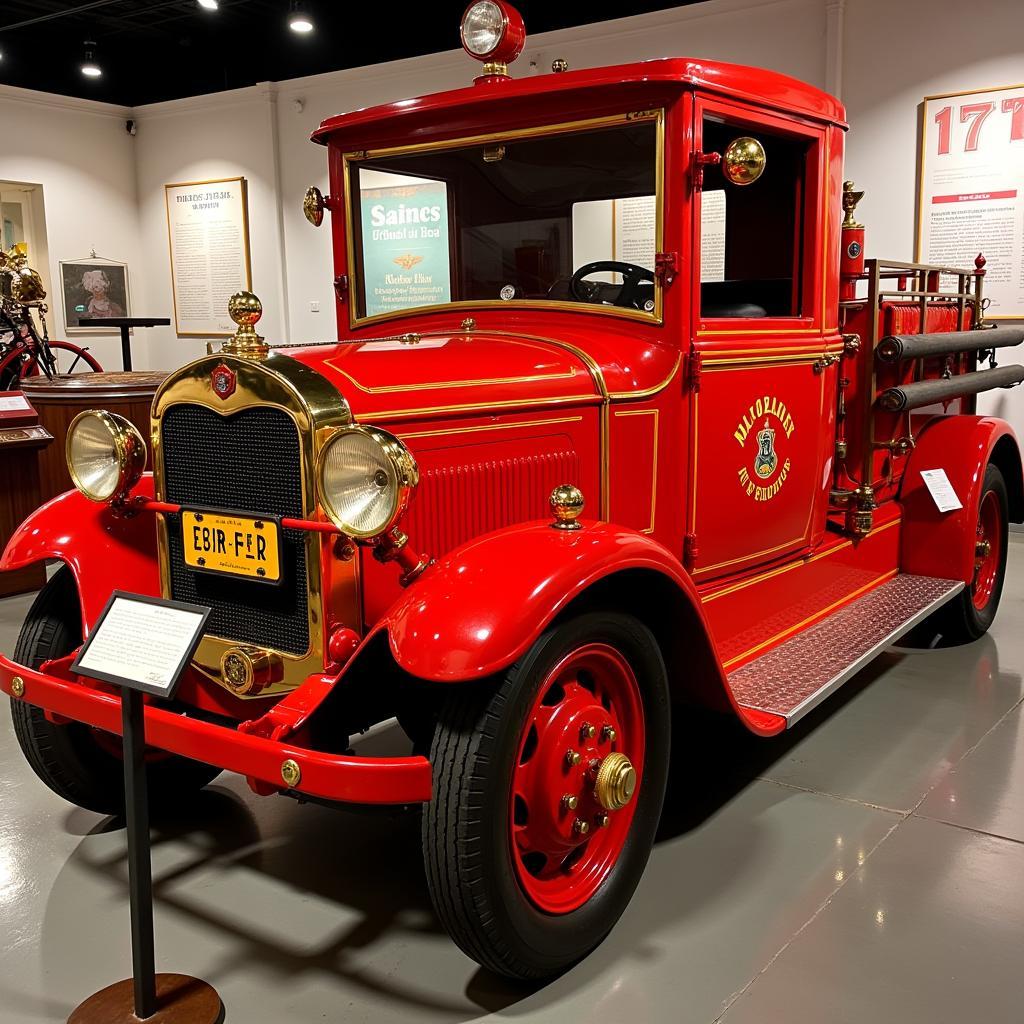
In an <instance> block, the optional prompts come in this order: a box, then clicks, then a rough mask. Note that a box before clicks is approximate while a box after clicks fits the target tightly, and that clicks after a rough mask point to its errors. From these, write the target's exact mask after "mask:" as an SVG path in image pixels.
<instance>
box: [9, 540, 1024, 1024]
mask: <svg viewBox="0 0 1024 1024" xmlns="http://www.w3.org/2000/svg"><path fill="white" fill-rule="evenodd" d="M1010 561H1011V564H1010V568H1009V581H1008V584H1007V589H1006V593H1005V594H1004V597H1003V605H1002V610H1001V612H1000V615H999V618H998V619H997V622H996V625H995V627H994V629H993V630H992V633H991V635H990V636H989V637H986V638H984V639H983V640H981V641H980V642H978V643H976V644H973V645H972V646H969V647H964V648H960V649H954V650H941V651H925V650H906V649H904V650H901V651H900V652H899V653H895V652H893V653H890V654H887V655H885V656H884V657H883V658H882V659H880V660H879V661H878V662H876V663H875V665H874V666H873V667H871V668H869V669H868V670H866V671H865V672H862V673H861V674H860V675H859V676H858V677H857V678H856V679H855V680H854V681H852V682H851V683H849V684H847V686H846V688H845V689H844V691H843V692H842V693H841V694H840V695H839V697H838V698H836V699H834V700H833V701H832V703H831V704H829V705H827V706H826V707H824V708H822V709H819V711H818V712H816V713H815V714H814V715H812V716H811V717H810V718H808V719H805V720H804V721H803V722H802V723H801V724H800V726H799V727H798V728H797V729H796V730H795V731H794V732H793V733H792V734H789V735H787V736H785V737H782V738H780V739H779V740H777V741H769V742H766V741H763V740H755V739H753V738H751V737H748V736H745V735H742V734H740V733H739V732H738V730H736V729H733V728H731V727H729V726H728V725H723V724H722V723H716V722H706V721H704V720H701V721H699V722H698V723H696V725H695V726H694V730H693V734H692V735H691V736H690V737H688V738H684V746H685V751H684V753H683V754H682V755H681V757H680V759H679V761H680V763H679V764H678V766H677V769H676V772H677V774H676V778H677V779H678V780H679V781H678V783H677V784H676V785H675V786H674V788H673V790H672V792H671V793H670V803H669V806H668V808H667V810H666V814H665V819H664V823H663V835H662V838H661V840H660V842H659V843H658V846H657V848H656V849H655V851H654V855H653V857H652V859H651V863H650V865H649V867H648V869H647V873H646V875H645V877H644V879H643V881H642V882H641V885H640V888H639V890H638V892H637V894H636V896H635V897H634V900H633V903H632V905H631V907H630V909H629V910H628V911H627V913H626V915H625V917H624V918H623V919H622V921H621V922H620V923H619V925H618V927H617V928H616V929H615V931H614V932H613V933H612V935H611V937H610V938H609V940H608V941H607V942H605V944H604V945H603V946H602V947H601V948H600V949H599V950H598V951H597V952H596V953H595V954H594V955H593V956H591V957H590V958H589V959H588V960H586V961H585V962H584V963H583V964H581V965H580V966H578V967H577V968H576V969H575V970H573V971H570V972H569V973H568V974H566V975H565V976H564V977H562V978H560V979H559V980H557V981H555V982H553V983H551V984H549V985H547V986H546V987H543V988H540V989H523V988H516V987H514V986H510V985H508V984H505V983H504V982H501V981H499V980H497V979H495V978H494V977H492V976H490V975H488V974H486V973H485V972H483V971H481V970H479V969H477V967H476V965H475V964H473V963H472V962H471V961H469V960H468V959H466V958H465V957H464V956H463V955H462V954H461V953H460V952H459V951H458V949H456V947H455V946H453V945H452V944H451V943H450V942H449V940H448V939H447V937H446V936H445V935H444V934H443V933H442V932H441V931H440V930H439V928H438V926H437V924H436V923H435V921H434V918H433V916H432V914H431V911H430V908H429V902H428V897H427V892H426V886H425V883H424V880H423V877H422V871H421V864H420V856H419V838H418V830H417V824H416V821H415V819H414V818H413V817H411V816H409V817H404V818H391V817H382V816H379V815H367V814H352V813H346V812H338V811H332V810H328V809H326V808H319V807H300V806H297V805H296V804H294V803H293V802H291V801H290V800H286V799H283V798H279V797H274V798H270V799H260V798H258V797H255V796H253V795H252V794H251V793H249V791H248V789H247V787H246V785H245V783H244V782H243V781H242V780H240V779H237V778H233V777H230V776H226V775H225V776H222V777H221V778H220V779H218V780H217V782H215V783H214V784H213V785H212V786H211V787H210V788H209V789H208V790H207V791H206V792H205V793H203V795H202V797H201V799H199V800H197V802H196V803H195V804H194V806H193V807H192V808H191V809H190V811H189V813H188V816H187V817H182V818H181V819H180V820H175V821H161V822H158V823H157V826H156V828H155V831H154V855H153V856H154V874H155V878H156V894H157V902H156V936H157V953H158V963H159V965H160V966H161V967H162V968H163V969H166V970H173V971H181V972H187V973H192V974H196V975H198V976H200V977H202V978H205V979H206V980H208V981H210V982H211V983H213V984H214V985H215V986H216V987H217V988H218V989H219V990H220V992H221V994H222V996H223V999H224V1002H225V1005H226V1006H227V1021H228V1024H231V1022H232V1021H246V1022H254V1024H262V1022H274V1024H305V1022H314V1021H331V1022H335V1021H337V1022H339V1024H341V1022H344V1024H355V1022H363V1021H382V1022H383V1021H386V1022H388V1024H393V1022H399V1021H418V1022H435V1021H444V1022H446V1021H471V1020H480V1019H482V1018H488V1014H493V1015H494V1017H493V1018H488V1019H504V1018H511V1019H515V1020H519V1021H524V1022H526V1021H541V1020H543V1021H552V1022H558V1024H565V1022H567V1021H595V1022H597V1021H600V1022H602V1024H618V1022H629V1024H648V1022H662V1021H665V1022H668V1021H671V1022H673V1024H678V1022H691V1021H693V1022H700V1024H711V1022H712V1021H718V1020H722V1021H724V1022H726V1024H741V1022H742V1024H772V1022H779V1024H783V1022H784V1024H797V1022H804V1021H806V1022H813V1024H821V1022H828V1024H840V1022H847V1021H849V1022H852V1021H857V1022H858V1024H859V1022H861V1021H865V1020H869V1021H870V1020H880V1021H894V1020H899V1021H900V1022H901V1024H916V1022H921V1024H934V1022H937V1021H964V1020H981V1019H984V1020H990V1021H1008V1020H1011V1019H1020V1017H1019V1015H1020V1006H1021V1000H1022V997H1024V978H1022V974H1021V961H1020V951H1021V948H1022V947H1024V720H1022V708H1024V704H1022V701H1021V698H1022V695H1024V685H1022V674H1024V628H1022V626H1024V538H1021V537H1020V536H1019V535H1018V536H1017V537H1016V538H1015V540H1014V543H1013V544H1012V545H1011V551H1010ZM28 605H29V600H28V599H27V598H11V599H8V600H6V601H0V650H3V651H5V652H9V651H11V649H12V648H13V646H14V640H15V635H16V631H17V628H18V624H19V622H20V620H21V617H22V615H23V614H24V611H25V610H26V609H27V608H28ZM0 773H2V778H3V783H2V785H3V790H2V792H3V794H4V795H3V803H2V807H0V907H2V919H0V920H2V932H0V943H2V945H0V1021H2V1022H4V1024H7V1022H11V1024H14V1022H17V1024H34V1022H43V1021H54V1022H56V1021H64V1020H66V1018H67V1016H68V1013H69V1012H70V1011H71V1009H72V1008H73V1007H74V1006H75V1005H76V1003H77V1002H79V1001H80V1000H81V999H83V998H84V997H85V996H87V995H88V994H90V993H91V992H93V991H94V990H95V989H98V988H100V987H102V986H105V985H107V984H108V983H110V982H112V981H115V980H117V979H119V978H120V977H122V976H124V975H125V974H126V972H127V968H128V964H129V952H128V914H127V908H126V903H125V877H124V876H125V849H124V831H123V830H122V829H121V828H120V826H119V823H118V822H116V821H114V820H111V819H106V818H102V817H100V816H98V815H95V814H91V813H87V812H85V811H80V810H76V809H73V808H71V807H69V806H68V805H66V804H64V803H63V802H61V801H60V800H59V799H58V798H57V797H55V796H53V795H52V794H50V792H49V791H48V790H46V789H45V788H44V787H43V786H42V784H40V783H39V782H37V781H36V779H35V777H34V776H32V775H31V773H30V771H29V769H28V768H27V766H26V765H25V764H24V763H23V762H22V760H21V757H20V754H19V752H18V751H17V748H16V746H15V741H14V738H13V735H12V732H11V727H10V719H9V716H8V715H7V713H6V711H4V712H3V713H2V714H0Z"/></svg>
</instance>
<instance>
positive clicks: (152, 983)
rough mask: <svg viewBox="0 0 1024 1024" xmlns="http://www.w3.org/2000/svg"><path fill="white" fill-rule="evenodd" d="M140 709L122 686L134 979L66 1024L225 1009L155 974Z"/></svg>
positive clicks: (204, 1022) (185, 1018)
mask: <svg viewBox="0 0 1024 1024" xmlns="http://www.w3.org/2000/svg"><path fill="white" fill-rule="evenodd" d="M204 621H205V620H204ZM144 708H145V705H144V703H143V698H142V694H141V693H140V692H139V691H138V690H133V689H131V688H130V687H128V686H122V687H121V732H122V735H123V737H124V746H123V751H124V752H123V757H124V811H125V819H126V824H127V828H128V897H129V907H130V910H131V927H132V969H133V976H132V977H131V978H128V979H127V980H126V981H119V982H117V984H115V985H110V986H108V987H107V988H105V989H102V990H101V991H99V992H96V993H94V994H93V995H91V996H89V998H88V999H86V1001H85V1002H84V1003H82V1004H81V1005H80V1006H79V1007H78V1008H77V1009H76V1010H74V1012H73V1013H72V1014H71V1016H70V1017H68V1024H139V1022H140V1021H145V1022H147V1024H221V1022H222V1021H223V1020H224V1007H223V1005H222V1004H221V1001H220V996H218V995H217V992H216V990H215V989H214V988H213V987H212V986H211V985H208V984H207V983H206V982H205V981H200V980H199V979H198V978H190V977H189V976H188V975H186V974H157V973H156V967H155V963H156V959H155V956H154V950H153V864H152V858H151V854H150V848H149V801H148V799H147V793H146V738H145V728H146V719H145V714H144Z"/></svg>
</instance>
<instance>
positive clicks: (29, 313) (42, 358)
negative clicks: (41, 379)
mask: <svg viewBox="0 0 1024 1024" xmlns="http://www.w3.org/2000/svg"><path fill="white" fill-rule="evenodd" d="M45 298H46V290H45V289H44V288H43V282H42V279H41V278H40V276H39V274H38V273H37V272H36V271H35V270H33V269H32V268H31V267H29V266H28V262H27V257H26V253H25V250H24V247H22V246H15V247H14V248H12V249H11V250H10V251H9V252H6V253H5V252H3V251H2V250H0V391H7V390H10V389H12V388H17V386H18V382H19V381H20V380H22V379H23V378H25V377H34V376H38V375H39V374H40V373H43V374H45V375H46V376H47V377H53V375H54V374H55V373H59V372H65V373H76V372H92V371H96V370H102V369H103V367H102V366H100V364H99V361H98V360H97V359H96V357H95V356H93V355H92V354H91V353H90V352H89V350H88V348H82V347H81V346H79V345H75V344H74V343H73V342H70V341H51V340H50V337H49V333H48V331H47V328H46V312H47V306H46V303H45V302H44V301H43V300H44V299H45ZM36 317H38V320H39V323H38V326H37V324H36ZM60 352H66V353H68V356H69V357H70V358H71V363H70V365H69V366H68V368H67V369H66V370H64V371H61V370H60V369H59V367H58V363H57V353H60Z"/></svg>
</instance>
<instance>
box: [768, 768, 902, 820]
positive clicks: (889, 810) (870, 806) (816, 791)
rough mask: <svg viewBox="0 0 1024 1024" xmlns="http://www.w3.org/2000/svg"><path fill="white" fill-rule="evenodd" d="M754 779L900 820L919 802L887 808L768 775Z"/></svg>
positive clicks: (883, 805)
mask: <svg viewBox="0 0 1024 1024" xmlns="http://www.w3.org/2000/svg"><path fill="white" fill-rule="evenodd" d="M755 779H756V780H757V781H758V782H767V783H770V784H771V785H773V786H779V787H781V788H782V789H792V790H794V791H795V792H797V793H808V794H810V795H811V796H824V797H827V798H828V799H829V800H836V801H838V802H839V803H843V804H853V805H854V806H855V807H867V808H868V809H869V810H872V811H883V812H885V813H886V814H898V815H899V816H900V818H906V817H907V816H908V815H910V814H912V813H913V811H914V810H915V808H917V807H918V806H919V805H920V801H919V802H918V803H917V804H915V805H914V807H911V808H907V807H888V806H887V805H885V804H873V803H871V802H870V801H869V800H858V799H857V798H856V797H855V796H843V795H842V794H841V793H830V792H829V791H828V790H826V789H811V788H810V787H808V786H798V785H797V784H796V783H795V782H782V781H781V780H780V779H773V778H772V777H771V776H769V775H757V776H755Z"/></svg>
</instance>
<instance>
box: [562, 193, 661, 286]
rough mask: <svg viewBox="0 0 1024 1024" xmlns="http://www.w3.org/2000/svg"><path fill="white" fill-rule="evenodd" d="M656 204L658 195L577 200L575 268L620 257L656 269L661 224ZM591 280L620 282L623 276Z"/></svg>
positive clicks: (574, 209) (574, 212)
mask: <svg viewBox="0 0 1024 1024" xmlns="http://www.w3.org/2000/svg"><path fill="white" fill-rule="evenodd" d="M655 204H656V199H655V197H654V196H630V197H627V198H625V199H589V200H585V201H583V202H579V203H573V207H572V264H573V267H574V268H578V267H582V266H584V265H585V264H587V263H595V262H597V261H598V260H618V261H620V262H622V263H632V264H634V265H635V266H638V267H644V268H645V269H647V270H650V271H652V272H653V270H654V249H655V245H656V241H657V223H658V221H657V207H656V205H655ZM587 279H588V280H590V281H606V282H608V283H611V284H619V283H620V282H621V275H620V274H612V273H598V274H590V275H588V278H587Z"/></svg>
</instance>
